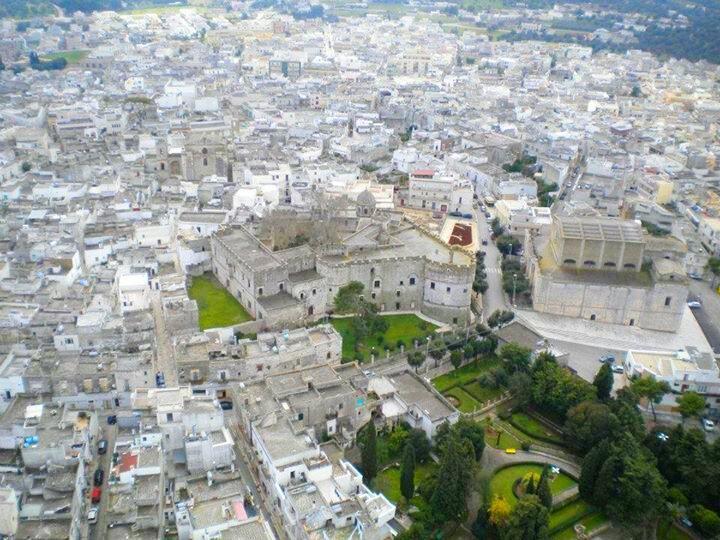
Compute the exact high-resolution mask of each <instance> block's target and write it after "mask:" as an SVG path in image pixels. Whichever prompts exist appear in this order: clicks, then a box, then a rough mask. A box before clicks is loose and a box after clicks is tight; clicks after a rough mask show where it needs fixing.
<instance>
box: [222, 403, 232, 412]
mask: <svg viewBox="0 0 720 540" xmlns="http://www.w3.org/2000/svg"><path fill="white" fill-rule="evenodd" d="M220 408H221V409H222V410H223V411H231V410H232V408H233V402H232V401H221V402H220Z"/></svg>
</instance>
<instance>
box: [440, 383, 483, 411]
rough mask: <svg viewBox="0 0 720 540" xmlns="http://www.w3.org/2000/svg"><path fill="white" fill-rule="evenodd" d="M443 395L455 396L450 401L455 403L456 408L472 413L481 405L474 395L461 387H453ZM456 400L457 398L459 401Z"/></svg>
mask: <svg viewBox="0 0 720 540" xmlns="http://www.w3.org/2000/svg"><path fill="white" fill-rule="evenodd" d="M443 395H444V396H445V397H450V398H454V399H450V402H451V403H453V405H455V408H456V409H457V410H458V411H460V412H464V413H471V412H474V411H476V410H477V409H479V408H480V407H481V404H480V402H479V401H477V400H476V399H475V398H474V397H472V396H471V395H470V394H468V393H467V392H466V391H465V390H463V389H462V388H460V387H457V388H451V389H450V390H448V391H447V392H445V393H444V394H443ZM455 400H457V403H455V402H454V401H455Z"/></svg>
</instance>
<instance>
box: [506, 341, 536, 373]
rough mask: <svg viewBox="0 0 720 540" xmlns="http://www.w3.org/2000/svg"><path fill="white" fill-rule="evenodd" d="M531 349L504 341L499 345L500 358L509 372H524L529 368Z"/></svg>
mask: <svg viewBox="0 0 720 540" xmlns="http://www.w3.org/2000/svg"><path fill="white" fill-rule="evenodd" d="M531 354H532V351H531V350H530V349H528V348H527V347H523V346H522V345H518V344H517V343H506V344H505V345H503V346H502V347H500V359H501V360H502V361H503V363H504V364H505V367H506V369H507V370H508V372H510V373H516V372H526V371H528V370H529V369H530V355H531Z"/></svg>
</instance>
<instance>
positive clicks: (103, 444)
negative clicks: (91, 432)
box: [98, 439, 108, 455]
mask: <svg viewBox="0 0 720 540" xmlns="http://www.w3.org/2000/svg"><path fill="white" fill-rule="evenodd" d="M107 449H108V442H107V439H100V441H99V442H98V454H100V455H102V454H105V453H107Z"/></svg>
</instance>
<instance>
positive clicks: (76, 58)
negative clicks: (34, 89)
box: [40, 50, 90, 64]
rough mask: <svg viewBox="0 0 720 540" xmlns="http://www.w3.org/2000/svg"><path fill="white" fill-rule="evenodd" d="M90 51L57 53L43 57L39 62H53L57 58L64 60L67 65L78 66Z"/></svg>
mask: <svg viewBox="0 0 720 540" xmlns="http://www.w3.org/2000/svg"><path fill="white" fill-rule="evenodd" d="M88 54H90V51H85V50H77V51H58V52H54V53H50V54H45V55H43V56H42V57H41V58H40V60H43V61H48V60H55V59H57V58H64V59H65V60H67V63H68V64H78V63H80V62H82V61H83V60H85V58H86V57H87V55H88Z"/></svg>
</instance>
